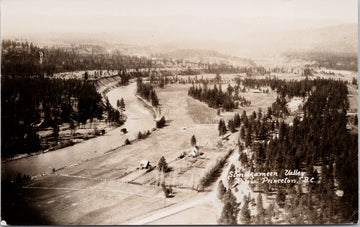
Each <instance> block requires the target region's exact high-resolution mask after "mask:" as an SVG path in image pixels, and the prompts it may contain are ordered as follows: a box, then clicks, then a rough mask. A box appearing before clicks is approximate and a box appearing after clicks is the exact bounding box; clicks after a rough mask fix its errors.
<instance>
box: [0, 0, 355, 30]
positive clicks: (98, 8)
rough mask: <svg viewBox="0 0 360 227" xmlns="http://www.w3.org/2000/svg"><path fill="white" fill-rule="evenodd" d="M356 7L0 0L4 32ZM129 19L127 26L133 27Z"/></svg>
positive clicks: (306, 14) (330, 1) (259, 1)
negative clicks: (147, 19)
mask: <svg viewBox="0 0 360 227" xmlns="http://www.w3.org/2000/svg"><path fill="white" fill-rule="evenodd" d="M357 12H358V5H357V0H1V29H2V32H3V34H7V33H13V32H16V33H19V32H25V33H26V32H34V31H35V32H38V31H51V32H53V31H58V32H66V31H69V32H74V31H79V32H82V31H86V32H103V31H111V30H113V29H114V28H116V29H117V30H121V29H122V28H121V26H123V23H119V21H120V20H124V18H123V17H134V16H135V17H144V16H146V17H154V16H155V17H164V16H193V17H205V18H227V19H232V20H239V19H243V20H246V19H247V20H248V19H249V18H257V19H261V18H265V19H266V18H272V19H286V20H305V21H306V23H309V26H311V21H314V20H316V21H324V22H326V21H327V22H328V23H334V24H336V23H349V22H350V23H354V22H357V20H358V15H357ZM127 20H129V19H127ZM130 21H131V20H129V21H128V22H127V24H129V26H127V27H126V28H125V27H124V30H126V29H130V28H131V22H130ZM118 23H119V25H118V26H117V24H118ZM178 23H181V21H180V22H178ZM184 23H185V22H184ZM190 23H191V21H190ZM136 26H139V24H136Z"/></svg>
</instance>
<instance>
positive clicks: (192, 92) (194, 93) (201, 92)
mask: <svg viewBox="0 0 360 227" xmlns="http://www.w3.org/2000/svg"><path fill="white" fill-rule="evenodd" d="M188 95H189V96H191V97H193V98H195V99H198V100H200V101H202V102H205V103H207V104H208V106H209V107H211V108H220V107H221V108H223V109H225V110H226V111H231V110H233V109H234V108H237V106H238V102H235V101H234V99H233V97H232V95H231V94H229V93H228V92H223V91H222V89H221V85H220V87H219V88H217V86H216V84H215V85H214V88H213V89H210V88H207V86H206V84H205V85H204V86H203V87H196V86H194V85H193V86H192V87H190V88H189V91H188Z"/></svg>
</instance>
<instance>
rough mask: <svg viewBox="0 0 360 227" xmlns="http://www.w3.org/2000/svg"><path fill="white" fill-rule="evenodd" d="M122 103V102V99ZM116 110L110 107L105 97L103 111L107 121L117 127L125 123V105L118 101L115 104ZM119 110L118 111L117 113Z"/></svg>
mask: <svg viewBox="0 0 360 227" xmlns="http://www.w3.org/2000/svg"><path fill="white" fill-rule="evenodd" d="M122 101H124V100H123V99H122ZM117 105H118V109H115V108H114V107H112V105H111V104H110V102H109V99H108V98H107V97H106V100H105V111H106V112H107V119H106V120H107V121H108V122H112V123H115V124H117V125H122V124H124V122H125V119H126V118H125V114H124V111H125V103H123V104H122V103H121V102H120V101H119V100H118V102H117ZM119 110H120V111H119Z"/></svg>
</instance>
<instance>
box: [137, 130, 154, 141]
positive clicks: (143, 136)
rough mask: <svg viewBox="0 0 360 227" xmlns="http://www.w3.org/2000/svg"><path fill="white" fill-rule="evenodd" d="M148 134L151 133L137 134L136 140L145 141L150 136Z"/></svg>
mask: <svg viewBox="0 0 360 227" xmlns="http://www.w3.org/2000/svg"><path fill="white" fill-rule="evenodd" d="M150 134H151V133H150V131H149V130H148V131H146V132H143V133H142V132H139V133H138V136H137V138H138V140H142V139H146V138H147V137H148V136H150Z"/></svg>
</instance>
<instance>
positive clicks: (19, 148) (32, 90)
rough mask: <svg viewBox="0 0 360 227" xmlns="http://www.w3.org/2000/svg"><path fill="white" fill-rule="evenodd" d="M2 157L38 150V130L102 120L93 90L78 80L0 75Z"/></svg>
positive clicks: (90, 86) (100, 109) (96, 95)
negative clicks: (0, 77)
mask: <svg viewBox="0 0 360 227" xmlns="http://www.w3.org/2000/svg"><path fill="white" fill-rule="evenodd" d="M1 95H2V102H1V107H2V111H1V118H2V143H1V144H2V152H3V154H9V155H11V154H16V153H28V152H34V151H37V150H38V149H39V148H40V145H39V139H38V137H37V135H36V132H37V130H39V129H41V128H44V127H53V128H54V132H55V134H56V131H57V130H56V129H57V128H58V125H59V124H61V123H70V124H72V125H75V124H76V123H85V122H86V121H87V120H89V119H90V120H92V119H93V118H98V119H102V114H103V111H104V105H103V104H102V102H101V95H100V94H99V93H98V92H97V91H96V89H95V87H94V86H93V85H91V84H89V83H87V82H84V81H80V80H62V79H47V78H41V77H35V78H30V77H24V78H20V77H10V76H2V82H1Z"/></svg>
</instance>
